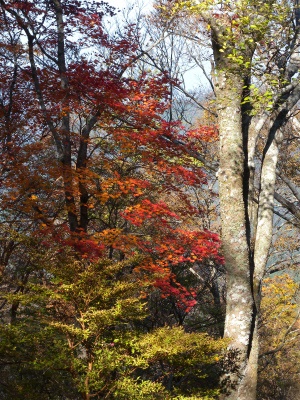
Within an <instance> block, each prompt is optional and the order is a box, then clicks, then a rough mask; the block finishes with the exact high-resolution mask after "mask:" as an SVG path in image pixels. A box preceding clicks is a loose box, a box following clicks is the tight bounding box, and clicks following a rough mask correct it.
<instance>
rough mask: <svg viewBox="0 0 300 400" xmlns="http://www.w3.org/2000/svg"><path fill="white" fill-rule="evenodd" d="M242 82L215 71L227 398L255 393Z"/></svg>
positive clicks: (222, 72) (231, 74)
mask: <svg viewBox="0 0 300 400" xmlns="http://www.w3.org/2000/svg"><path fill="white" fill-rule="evenodd" d="M217 67H218V65H217ZM244 82H245V80H244V78H243V76H242V74H238V73H232V72H228V71H226V70H224V69H219V71H218V73H217V84H216V95H217V107H218V120H219V131H220V168H219V171H218V179H219V193H220V205H221V220H222V243H223V252H224V256H225V260H226V279H227V308H226V319H225V333H224V335H225V337H228V338H230V339H231V344H230V348H231V349H232V350H233V351H234V353H235V356H236V359H235V361H236V368H237V369H236V371H235V372H234V373H232V374H230V373H229V374H228V375H227V376H226V378H228V379H229V380H230V384H231V385H233V386H234V387H235V389H233V390H231V393H230V394H226V396H225V398H226V399H232V400H233V399H234V400H236V399H237V398H238V399H245V400H246V399H247V400H250V399H252V398H253V399H255V397H249V388H248V385H249V383H248V380H247V377H246V371H247V366H248V362H249V354H250V348H251V338H252V336H253V328H254V326H253V318H254V317H255V316H254V301H253V294H252V287H251V279H250V275H251V274H250V271H251V261H250V247H249V243H250V242H249V237H248V234H247V233H248V228H247V224H248V221H247V209H246V204H245V182H244V179H245V152H244V135H243V129H242V122H243V116H242V110H241V103H242V96H243V87H244ZM245 386H247V389H246V390H244V387H245ZM244 391H246V392H247V393H248V395H247V397H241V393H242V392H244Z"/></svg>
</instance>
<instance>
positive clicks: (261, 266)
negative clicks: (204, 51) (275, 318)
mask: <svg viewBox="0 0 300 400" xmlns="http://www.w3.org/2000/svg"><path fill="white" fill-rule="evenodd" d="M158 12H159V13H160V15H161V17H162V18H165V19H167V20H169V21H171V20H174V18H175V20H176V17H175V16H176V13H177V18H178V20H183V18H188V16H189V18H190V20H191V21H192V22H193V24H192V25H193V27H195V24H198V26H199V24H200V27H199V29H198V30H196V32H197V34H198V35H199V36H198V38H199V41H200V44H202V43H206V44H207V43H208V42H207V40H206V39H205V30H206V32H207V34H206V37H207V38H208V37H210V40H211V49H212V52H213V58H214V70H213V77H214V78H213V79H214V91H215V95H216V111H217V114H218V127H219V134H220V153H219V154H220V157H219V159H220V164H219V168H218V180H219V194H220V210H221V219H222V243H223V251H224V256H225V263H226V271H227V311H226V321H225V336H226V337H230V338H231V339H232V344H231V347H232V348H233V349H236V351H237V355H238V359H239V361H238V363H237V366H238V368H237V371H236V372H235V373H233V374H231V373H229V374H228V375H227V377H226V378H228V379H229V380H230V381H231V384H232V385H233V387H232V386H231V387H229V390H228V393H226V394H224V398H228V399H237V398H238V399H255V398H256V381H257V359H258V336H257V324H258V318H259V313H260V299H261V282H262V278H263V275H264V271H265V268H266V263H267V259H268V253H269V248H270V245H271V239H272V223H273V208H274V189H275V181H276V167H277V160H278V154H279V149H280V146H281V144H282V140H283V136H284V133H283V127H284V125H285V124H286V122H287V121H288V120H289V119H290V120H291V119H292V120H293V111H294V110H295V107H296V105H297V102H298V100H299V93H300V92H299V84H298V79H297V75H296V74H297V71H298V61H299V60H298V48H299V38H298V36H299V28H298V22H299V11H298V8H297V5H295V4H293V3H292V2H277V1H270V2H264V3H257V2H251V1H243V2H218V1H213V2H206V1H203V2H199V1H195V2H184V1H183V2H177V1H175V2H168V3H166V2H158ZM199 20H200V22H199ZM194 32H195V31H194ZM178 34H180V31H178ZM184 34H185V33H184ZM201 35H202V36H201ZM201 38H204V39H201ZM208 166H209V164H208ZM275 198H278V196H276V197H275Z"/></svg>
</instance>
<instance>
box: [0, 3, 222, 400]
mask: <svg viewBox="0 0 300 400" xmlns="http://www.w3.org/2000/svg"><path fill="white" fill-rule="evenodd" d="M0 4H1V22H2V24H1V29H2V31H3V42H2V46H1V124H2V127H3V129H2V131H1V152H2V156H3V157H2V160H1V194H2V197H1V213H2V214H1V218H2V219H1V225H2V227H3V235H2V237H1V262H2V266H1V272H2V281H1V301H2V303H1V310H2V326H1V336H2V339H3V340H2V341H1V346H2V353H3V359H2V363H3V365H4V368H3V371H2V378H1V383H2V393H3V396H4V397H5V396H6V397H9V396H10V397H14V398H25V396H31V397H30V398H45V399H46V398H51V396H52V394H53V396H54V397H55V396H56V398H68V396H69V397H70V398H84V399H90V398H91V397H96V398H97V397H98V398H105V397H106V398H136V399H140V398H141V399H142V398H153V396H156V397H157V398H167V397H168V396H170V397H171V398H172V397H173V398H176V396H194V395H195V396H196V395H208V396H215V395H216V394H217V392H218V389H217V386H218V384H217V383H216V380H215V379H209V378H207V377H212V376H214V377H218V374H219V372H220V364H219V361H220V358H221V357H220V355H219V353H220V352H221V349H223V347H224V342H223V341H215V340H213V339H210V338H209V337H208V336H207V335H205V334H201V335H198V334H197V333H193V332H189V333H187V332H185V331H184V328H182V327H181V328H178V327H177V328H175V327H174V324H175V323H178V322H179V323H180V324H181V325H183V318H182V316H184V317H186V315H188V314H189V313H191V312H192V309H193V307H194V306H195V304H196V303H197V300H200V295H199V294H198V298H197V293H196V289H197V288H194V287H193V281H190V280H189V279H188V274H189V275H190V276H191V275H192V273H191V272H189V273H187V272H186V273H184V272H182V271H184V269H186V270H188V268H191V267H195V268H196V269H197V271H201V268H205V266H206V264H207V265H210V266H211V265H213V266H214V265H216V266H221V265H222V264H223V258H222V257H221V255H220V253H219V245H220V243H219V238H218V235H216V234H214V233H212V232H210V231H208V230H206V231H204V230H199V229H195V224H194V223H191V221H193V219H195V218H197V216H198V214H199V209H197V208H196V207H195V206H194V205H193V204H192V202H191V201H190V200H189V199H188V196H187V193H188V191H189V188H192V187H196V186H200V185H203V184H205V182H206V181H205V175H204V173H203V171H202V165H201V164H199V163H195V162H193V163H191V157H190V155H189V153H187V152H186V150H185V149H184V148H181V147H178V146H174V143H173V140H174V138H175V139H176V140H177V141H179V140H180V138H181V135H182V129H183V127H182V125H181V124H180V122H178V121H173V120H172V121H170V119H167V120H165V119H164V115H166V113H167V110H168V107H169V98H170V96H169V88H170V80H169V77H168V76H167V73H165V72H160V73H155V74H154V73H148V72H147V71H145V70H142V71H141V70H140V69H138V68H137V69H134V63H135V61H136V60H137V59H138V57H139V52H138V50H139V47H138V43H137V42H136V39H135V36H134V35H133V29H134V28H133V27H132V26H128V27H126V28H124V32H123V36H120V35H117V34H115V35H113V36H110V35H109V34H108V33H107V32H105V31H104V23H103V21H104V19H105V18H109V17H110V16H112V15H113V9H111V8H110V7H109V6H107V5H105V4H104V3H100V2H94V3H90V2H85V1H76V2H69V1H59V0H43V1H42V0H41V1H38V2H36V1H26V0H25V1H15V2H6V1H1V3H0ZM25 98H26V101H25V100H24V99H25ZM190 135H191V137H192V136H193V134H192V132H191V133H190ZM171 139H172V140H171ZM172 193H174V197H175V198H176V199H177V202H171V201H169V198H170V194H172ZM167 198H168V200H167ZM179 275H181V278H182V279H181V280H180V279H179ZM189 281H190V282H189ZM154 293H155V296H157V297H156V298H159V299H160V300H161V302H162V303H164V304H167V306H168V307H169V309H171V308H172V309H173V310H174V314H175V313H177V314H176V316H179V317H180V318H181V321H178V319H177V320H176V316H174V318H172V319H171V320H170V323H169V329H167V328H165V327H162V325H165V323H162V322H161V325H160V329H159V330H153V328H155V327H156V328H157V327H158V326H159V325H156V326H150V327H149V324H148V321H149V318H150V319H151V318H152V320H153V316H152V315H151V311H153V308H152V310H151V299H152V298H153V294H154ZM158 296H159V297H158ZM147 306H148V309H147ZM149 315H150V317H149ZM147 318H148V319H147ZM164 322H165V321H164ZM156 336H158V337H159V338H160V340H159V343H157V338H156ZM170 343H171V344H172V346H170ZM48 344H51V346H50V347H49V345H48ZM40 377H42V378H40ZM14 382H18V384H17V385H14ZM55 382H63V384H62V386H61V387H59V388H57V389H55ZM52 392H54V393H52Z"/></svg>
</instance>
